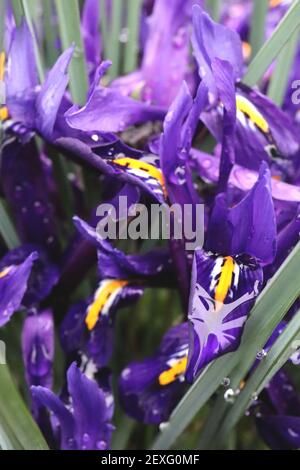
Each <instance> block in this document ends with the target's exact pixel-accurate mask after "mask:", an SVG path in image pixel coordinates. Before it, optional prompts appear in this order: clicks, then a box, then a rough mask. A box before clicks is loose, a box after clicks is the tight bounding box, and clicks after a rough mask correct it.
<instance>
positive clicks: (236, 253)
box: [186, 165, 276, 381]
mask: <svg viewBox="0 0 300 470" xmlns="http://www.w3.org/2000/svg"><path fill="white" fill-rule="evenodd" d="M227 204H228V200H227V198H226V196H225V195H224V194H220V195H219V196H218V197H217V198H216V201H215V205H214V208H213V211H212V214H211V217H210V221H209V226H208V233H207V243H206V246H205V250H206V251H204V250H202V249H199V250H196V252H195V255H194V264H193V272H192V281H191V293H190V305H189V320H190V329H191V343H190V349H189V361H188V367H187V374H186V377H187V380H188V381H192V380H193V378H194V377H195V376H196V375H197V374H198V373H199V371H200V370H201V369H202V368H203V367H204V366H205V365H207V364H208V363H209V362H211V361H212V360H213V359H215V358H216V357H219V356H221V355H223V354H225V353H227V352H229V351H234V350H236V349H237V348H238V346H239V344H240V340H241V335H242V332H243V328H244V325H245V322H246V320H247V316H248V313H249V311H250V309H251V306H252V305H253V302H254V299H255V297H256V296H257V294H258V292H259V290H260V289H261V288H262V282H263V269H262V266H264V265H268V264H269V263H271V262H272V261H273V260H274V257H275V254H276V222H275V213H274V207H273V201H272V197H271V191H270V173H269V170H268V169H267V167H266V165H262V168H261V171H260V175H259V179H258V181H257V183H256V184H255V186H254V187H253V188H252V190H251V191H250V192H249V193H248V194H247V195H246V197H244V199H242V200H241V201H240V202H239V203H238V204H236V205H235V206H234V207H233V208H231V209H229V208H228V205H227Z"/></svg>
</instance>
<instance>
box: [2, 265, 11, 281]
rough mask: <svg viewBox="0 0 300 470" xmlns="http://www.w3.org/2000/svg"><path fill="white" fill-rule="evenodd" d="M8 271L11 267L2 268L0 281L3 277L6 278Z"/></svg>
mask: <svg viewBox="0 0 300 470" xmlns="http://www.w3.org/2000/svg"><path fill="white" fill-rule="evenodd" d="M10 270H11V266H9V267H8V268H4V269H3V271H1V272H0V279H3V278H4V277H6V276H7V275H8V273H9V271H10Z"/></svg>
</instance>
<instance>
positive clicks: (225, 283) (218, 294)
mask: <svg viewBox="0 0 300 470" xmlns="http://www.w3.org/2000/svg"><path fill="white" fill-rule="evenodd" d="M234 267H235V262H234V259H233V258H232V257H231V256H226V258H224V263H223V266H222V268H221V275H220V278H219V280H218V284H217V286H216V290H215V300H216V301H217V302H219V303H220V304H223V303H224V300H225V299H226V297H227V294H228V292H229V289H230V287H231V285H232V280H233V273H234Z"/></svg>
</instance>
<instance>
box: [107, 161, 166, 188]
mask: <svg viewBox="0 0 300 470" xmlns="http://www.w3.org/2000/svg"><path fill="white" fill-rule="evenodd" d="M113 162H114V163H116V164H117V165H120V166H123V167H127V168H131V169H133V170H140V171H144V172H145V173H148V174H149V175H150V176H152V178H154V179H155V180H156V181H158V182H159V183H160V185H161V187H162V189H163V193H164V195H165V196H166V186H165V179H164V176H163V174H162V171H161V170H160V169H159V168H156V167H155V166H153V165H151V164H150V163H147V162H144V161H141V160H135V159H134V158H130V157H123V158H116V159H115V160H113Z"/></svg>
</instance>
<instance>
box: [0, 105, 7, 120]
mask: <svg viewBox="0 0 300 470" xmlns="http://www.w3.org/2000/svg"><path fill="white" fill-rule="evenodd" d="M8 116H9V114H8V109H7V107H6V106H3V107H2V108H0V121H5V120H6V119H8Z"/></svg>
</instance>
